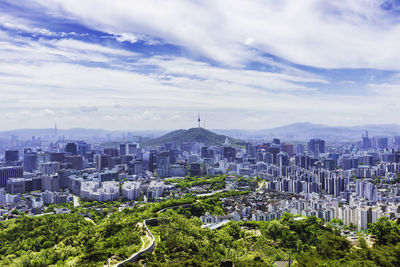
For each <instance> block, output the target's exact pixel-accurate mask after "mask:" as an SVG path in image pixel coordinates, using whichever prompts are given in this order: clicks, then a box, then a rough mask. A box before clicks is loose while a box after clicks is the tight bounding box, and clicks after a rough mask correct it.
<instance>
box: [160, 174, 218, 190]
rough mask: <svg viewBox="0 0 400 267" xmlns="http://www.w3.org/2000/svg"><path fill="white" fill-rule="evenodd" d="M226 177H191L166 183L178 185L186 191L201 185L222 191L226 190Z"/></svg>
mask: <svg viewBox="0 0 400 267" xmlns="http://www.w3.org/2000/svg"><path fill="white" fill-rule="evenodd" d="M225 179H226V175H217V176H213V177H212V176H205V177H191V176H187V177H185V178H183V179H176V178H175V179H166V180H165V181H166V182H169V183H176V184H177V187H179V188H181V189H183V190H185V189H189V188H192V187H194V186H199V185H209V189H211V190H220V189H224V188H225V185H226V183H225Z"/></svg>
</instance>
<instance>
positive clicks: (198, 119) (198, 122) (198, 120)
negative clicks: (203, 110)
mask: <svg viewBox="0 0 400 267" xmlns="http://www.w3.org/2000/svg"><path fill="white" fill-rule="evenodd" d="M197 124H198V127H199V128H200V127H201V126H200V113H199V114H198V117H197Z"/></svg>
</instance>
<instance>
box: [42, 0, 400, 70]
mask: <svg viewBox="0 0 400 267" xmlns="http://www.w3.org/2000/svg"><path fill="white" fill-rule="evenodd" d="M37 2H38V3H41V4H42V5H43V7H44V8H47V9H48V10H51V12H54V13H58V14H61V15H65V16H68V17H71V16H72V17H75V18H76V19H79V20H80V21H82V22H83V23H85V24H86V25H87V26H88V27H93V28H96V29H98V30H102V31H106V32H110V33H114V32H120V33H124V35H126V36H127V35H129V34H133V35H134V34H138V33H139V34H147V35H150V36H155V37H158V38H163V39H165V40H166V41H168V42H170V43H174V44H177V45H180V46H183V47H185V48H187V49H188V50H190V51H192V52H193V53H197V54H200V55H202V56H206V57H209V58H211V59H213V60H216V61H219V62H222V63H224V64H233V65H236V64H239V65H240V64H241V63H243V62H247V61H249V60H252V59H253V58H257V56H258V52H256V50H254V49H257V50H258V51H260V52H266V53H270V54H273V55H276V56H279V57H282V58H284V59H286V60H289V61H291V62H294V63H298V64H304V65H310V66H314V67H322V68H343V67H345V68H378V69H395V70H400V54H399V53H397V50H398V47H399V46H400V24H399V21H398V19H397V18H396V17H395V15H391V14H390V13H388V11H386V12H385V11H383V10H382V9H380V8H379V5H381V4H382V1H380V0H368V1H361V0H338V1H330V2H327V1H317V0H315V1H311V0H296V1H290V0H282V1H261V0H259V1H239V0H219V1H214V0H204V1H184V0H182V1H180V0H171V1H157V0H148V1H138V0H137V1H126V0H115V1H107V0H85V1H79V0H69V1H61V0H37ZM124 39H126V40H128V39H130V40H132V38H124Z"/></svg>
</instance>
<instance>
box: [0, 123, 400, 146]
mask: <svg viewBox="0 0 400 267" xmlns="http://www.w3.org/2000/svg"><path fill="white" fill-rule="evenodd" d="M193 129H197V131H202V130H205V129H203V128H200V129H202V130H199V128H193ZM189 130H191V131H189ZM189 130H176V131H172V132H170V133H168V131H166V130H154V131H152V130H148V131H107V130H103V129H84V128H73V129H67V130H64V129H59V130H57V135H58V136H65V138H66V139H75V140H78V139H82V140H97V139H102V140H109V141H119V140H135V139H137V138H138V137H142V139H143V140H144V141H146V142H147V140H148V139H152V140H154V142H153V141H148V142H149V143H151V142H153V143H154V144H155V143H159V141H160V140H161V141H163V140H167V142H170V141H171V140H172V139H173V138H176V142H178V143H179V142H181V141H184V140H196V138H198V140H200V141H201V140H203V141H205V143H207V142H210V141H211V140H214V141H215V142H219V143H223V142H224V141H225V138H226V137H227V136H228V137H229V138H230V139H232V140H233V139H239V140H244V141H249V140H250V141H251V140H253V141H257V140H260V141H261V140H265V141H268V140H271V139H272V138H275V137H276V138H280V139H282V140H283V141H307V140H309V139H311V138H322V139H325V140H326V141H330V142H332V141H357V140H361V136H362V134H363V133H365V131H366V130H368V132H369V136H395V135H400V125H397V124H382V125H376V124H370V125H362V126H352V127H347V126H327V125H322V124H312V123H308V122H304V123H294V124H289V125H285V126H281V127H276V128H271V129H263V130H240V129H231V130H222V129H210V130H207V131H206V132H205V131H204V132H203V131H202V132H197V134H194V133H193V132H192V131H196V130H192V129H189ZM186 131H189V132H187V133H186ZM167 133H168V134H167ZM206 133H207V134H206ZM212 134H216V136H212ZM12 135H15V136H17V137H18V138H19V139H21V140H26V139H30V138H31V137H32V136H35V137H42V138H52V137H54V136H55V132H54V129H52V128H48V129H17V130H9V131H0V140H10V139H11V136H12ZM162 135H164V136H163V138H161V137H162ZM196 136H197V137H196ZM221 136H222V137H221ZM143 137H144V138H143ZM160 138H161V139H160ZM214 141H211V143H213V142H214ZM185 142H186V141H185Z"/></svg>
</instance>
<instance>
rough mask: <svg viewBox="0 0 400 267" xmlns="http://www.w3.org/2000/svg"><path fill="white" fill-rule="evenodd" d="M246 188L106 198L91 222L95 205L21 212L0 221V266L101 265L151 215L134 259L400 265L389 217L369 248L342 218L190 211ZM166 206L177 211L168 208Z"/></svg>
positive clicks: (134, 240) (131, 243)
mask: <svg viewBox="0 0 400 267" xmlns="http://www.w3.org/2000/svg"><path fill="white" fill-rule="evenodd" d="M245 193H248V192H239V191H230V192H221V193H217V194H214V195H211V196H203V197H195V196H193V195H190V194H187V195H185V196H184V198H181V199H169V200H166V201H163V202H159V203H146V204H140V205H136V206H135V207H134V208H126V209H124V210H122V211H115V210H113V209H114V207H113V205H111V204H109V207H108V209H109V210H108V211H109V212H108V215H107V213H105V214H106V215H102V216H100V217H98V218H97V219H96V222H93V221H90V220H88V219H87V218H84V217H83V216H81V215H79V214H82V210H84V209H85V210H90V211H93V210H96V208H97V207H96V206H88V207H87V208H83V207H81V208H79V209H72V210H73V212H75V213H73V214H64V215H45V216H37V217H28V216H20V217H19V218H18V219H15V220H7V221H4V222H1V223H0V244H1V247H0V266H7V265H9V266H45V265H51V264H54V265H59V266H68V265H69V266H93V265H99V266H100V265H103V264H105V263H106V262H107V260H108V258H112V259H113V261H114V262H116V261H118V260H122V259H125V258H127V257H128V256H129V255H131V254H133V253H134V252H136V251H138V250H139V249H140V248H141V246H142V243H141V240H140V236H141V235H142V234H143V229H142V228H140V227H139V226H137V223H138V222H142V221H143V220H144V219H148V218H158V224H157V225H154V226H150V230H151V231H152V232H153V234H154V235H155V238H156V249H155V251H154V253H151V254H146V255H144V256H143V257H142V259H141V260H140V261H139V263H134V264H132V265H136V266H137V265H141V264H144V263H145V264H146V266H219V264H220V263H221V261H224V260H231V261H233V263H234V264H235V266H271V265H272V263H273V262H274V261H277V260H287V259H288V257H289V253H290V255H291V259H292V260H293V261H294V262H293V263H294V265H295V266H400V225H399V223H398V221H393V220H392V221H390V220H388V219H387V218H380V219H379V220H378V221H377V222H376V223H374V224H372V225H371V226H370V228H369V230H368V231H369V233H370V234H371V235H372V236H374V237H375V239H376V243H375V244H374V245H373V246H371V244H368V243H367V242H366V240H365V239H364V238H363V237H360V238H359V240H358V242H357V244H356V245H351V243H350V242H349V241H348V240H347V239H346V237H345V236H342V235H341V234H340V230H339V228H337V227H339V226H336V225H340V224H341V222H340V221H339V220H333V221H332V223H324V222H323V221H322V220H321V219H319V218H316V217H308V218H300V217H296V216H292V215H289V214H284V216H283V217H282V218H281V219H280V220H274V221H270V222H264V221H262V222H255V221H249V222H233V221H231V222H229V223H228V224H226V225H224V226H223V227H222V228H221V229H219V230H210V229H205V228H202V227H201V226H202V223H201V221H200V220H199V219H198V218H197V217H193V215H195V216H200V215H202V214H204V213H205V212H210V213H213V214H216V215H218V214H223V209H222V205H221V198H224V197H229V196H233V195H239V194H245ZM98 204H99V205H100V206H102V204H101V203H98ZM114 204H116V203H114ZM106 206H107V205H105V206H104V209H107V207H106ZM182 206H183V207H184V208H183V207H182ZM169 207H174V208H177V209H176V210H173V209H167V210H166V209H165V208H169ZM96 212H97V211H96ZM89 214H90V213H89ZM340 227H343V226H340Z"/></svg>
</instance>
